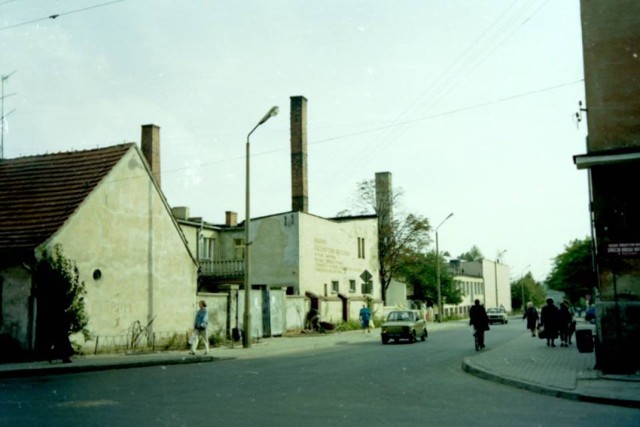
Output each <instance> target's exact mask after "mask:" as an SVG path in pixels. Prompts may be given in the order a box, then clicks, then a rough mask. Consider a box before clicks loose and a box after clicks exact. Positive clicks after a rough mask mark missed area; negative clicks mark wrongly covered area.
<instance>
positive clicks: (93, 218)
mask: <svg viewBox="0 0 640 427" xmlns="http://www.w3.org/2000/svg"><path fill="white" fill-rule="evenodd" d="M58 243H59V244H61V245H62V249H63V253H64V254H65V256H67V257H69V258H71V259H72V260H74V261H75V262H76V263H77V266H78V269H79V271H80V279H81V280H82V281H84V282H85V284H86V286H87V291H88V293H87V296H86V298H85V303H86V308H87V312H88V315H89V325H88V327H89V329H90V331H91V332H92V334H94V335H120V334H125V333H126V332H127V331H128V329H129V328H130V327H131V325H132V324H133V323H134V322H135V321H140V322H141V323H142V324H143V325H146V324H147V323H148V322H149V321H150V320H152V319H153V330H154V331H156V332H160V331H162V332H180V333H182V332H184V331H185V330H186V329H188V328H189V327H190V325H191V322H192V318H191V317H192V315H193V312H194V308H195V298H196V282H197V267H196V265H195V263H194V261H193V259H192V258H191V256H190V254H189V252H188V250H187V248H186V246H185V244H184V242H183V240H182V239H181V237H180V234H179V232H178V230H177V228H176V225H175V223H174V222H173V220H172V216H171V214H170V212H169V211H168V208H167V206H166V205H165V204H164V203H163V200H162V198H161V195H160V193H159V192H158V191H157V189H156V187H155V186H154V185H153V182H152V181H151V180H150V179H149V176H148V174H147V172H146V169H145V167H144V165H143V162H142V159H141V157H140V155H139V152H138V151H137V150H135V149H132V150H131V151H130V152H129V153H127V154H126V156H125V157H124V158H123V159H122V160H121V161H120V162H119V163H118V164H117V165H116V166H115V168H114V169H113V170H112V171H111V172H110V173H109V175H107V177H106V178H105V180H104V181H103V182H102V183H101V184H99V186H98V187H97V188H96V189H95V191H94V192H93V193H91V194H90V195H89V197H87V199H85V201H84V202H83V203H82V205H81V206H80V208H79V209H78V211H77V212H76V213H75V214H74V215H72V217H71V218H70V219H69V221H67V223H66V224H65V225H64V226H63V227H62V228H61V229H60V230H59V232H58V233H57V234H56V235H55V236H54V237H53V239H51V240H50V241H49V242H48V245H50V246H51V245H54V244H58ZM97 271H99V272H100V277H99V278H94V272H97ZM96 274H97V273H96Z"/></svg>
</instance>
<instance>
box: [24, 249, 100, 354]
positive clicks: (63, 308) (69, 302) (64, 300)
mask: <svg viewBox="0 0 640 427" xmlns="http://www.w3.org/2000/svg"><path fill="white" fill-rule="evenodd" d="M79 278H80V273H79V271H78V268H77V267H76V265H75V263H74V262H73V261H72V260H70V259H68V258H66V257H65V256H64V255H63V253H62V248H61V246H60V245H56V246H54V248H53V251H52V252H51V253H50V252H48V251H46V250H45V251H44V252H43V253H42V256H41V257H40V259H39V260H38V262H37V263H36V266H35V269H34V281H35V284H36V289H37V296H38V303H39V304H38V329H39V330H38V336H39V337H40V338H39V340H40V342H39V344H40V349H41V350H45V351H46V350H48V348H50V346H51V344H52V342H53V341H52V340H55V339H56V337H60V336H66V337H68V336H69V335H71V334H74V333H77V332H82V333H83V334H84V335H85V336H88V330H87V329H86V326H87V323H88V318H87V314H86V311H85V304H84V296H85V294H86V289H85V284H84V282H81V281H80V279H79ZM41 335H42V336H41Z"/></svg>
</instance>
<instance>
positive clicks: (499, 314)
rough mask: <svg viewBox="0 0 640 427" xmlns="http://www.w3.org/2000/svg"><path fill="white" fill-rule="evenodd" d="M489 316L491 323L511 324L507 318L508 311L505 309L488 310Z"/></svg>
mask: <svg viewBox="0 0 640 427" xmlns="http://www.w3.org/2000/svg"><path fill="white" fill-rule="evenodd" d="M487 316H489V323H502V324H503V325H504V324H505V323H509V318H508V317H507V310H505V309H504V307H494V308H490V309H488V310H487Z"/></svg>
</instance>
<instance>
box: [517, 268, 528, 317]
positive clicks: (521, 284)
mask: <svg viewBox="0 0 640 427" xmlns="http://www.w3.org/2000/svg"><path fill="white" fill-rule="evenodd" d="M529 267H531V264H529V265H527V266H526V267H525V268H523V269H522V273H520V279H519V280H520V286H521V287H522V311H524V308H525V307H524V280H523V277H522V276H523V275H524V271H525V270H526V269H527V268H529Z"/></svg>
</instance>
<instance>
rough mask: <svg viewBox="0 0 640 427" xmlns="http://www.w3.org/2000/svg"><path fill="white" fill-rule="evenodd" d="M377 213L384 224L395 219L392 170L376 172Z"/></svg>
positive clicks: (386, 224) (381, 223) (380, 221)
mask: <svg viewBox="0 0 640 427" xmlns="http://www.w3.org/2000/svg"><path fill="white" fill-rule="evenodd" d="M376 213H377V214H378V222H379V223H380V225H382V226H389V225H390V224H391V222H392V221H393V186H392V184H391V172H376Z"/></svg>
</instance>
